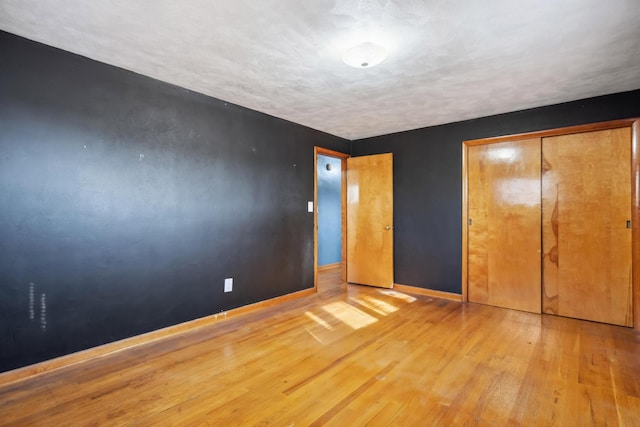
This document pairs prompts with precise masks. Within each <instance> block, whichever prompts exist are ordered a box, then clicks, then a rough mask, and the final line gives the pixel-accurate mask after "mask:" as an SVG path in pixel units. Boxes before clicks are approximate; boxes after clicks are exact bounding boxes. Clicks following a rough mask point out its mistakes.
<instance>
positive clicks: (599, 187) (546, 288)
mask: <svg viewBox="0 0 640 427" xmlns="http://www.w3.org/2000/svg"><path fill="white" fill-rule="evenodd" d="M542 157H543V158H542V242H543V254H544V259H543V273H542V291H543V296H542V311H543V312H544V313H549V314H557V315H561V316H567V317H574V318H578V319H585V320H593V321H597V322H604V323H611V324H616V325H623V326H633V282H632V230H631V218H632V215H631V213H632V212H631V208H632V204H631V196H632V189H631V128H629V127H626V128H617V129H608V130H599V131H592V132H583V133H574V134H570V135H561V136H553V137H547V138H543V139H542Z"/></svg>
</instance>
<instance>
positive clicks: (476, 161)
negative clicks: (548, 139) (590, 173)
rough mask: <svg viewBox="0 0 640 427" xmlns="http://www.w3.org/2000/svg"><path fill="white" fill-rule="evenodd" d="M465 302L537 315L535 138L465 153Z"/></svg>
mask: <svg viewBox="0 0 640 427" xmlns="http://www.w3.org/2000/svg"><path fill="white" fill-rule="evenodd" d="M467 165H468V169H467V176H468V217H469V224H468V225H467V227H468V229H467V241H468V265H467V271H468V287H467V291H468V297H469V301H472V302H479V303H483V304H489V305H495V306H499V307H506V308H513V309H517V310H524V311H530V312H534V313H540V308H541V303H540V293H541V291H540V281H541V278H540V274H541V273H540V269H541V266H540V262H541V261H540V257H541V243H540V138H533V139H526V140H521V141H510V142H501V143H497V144H489V145H477V146H470V147H469V148H468V163H467Z"/></svg>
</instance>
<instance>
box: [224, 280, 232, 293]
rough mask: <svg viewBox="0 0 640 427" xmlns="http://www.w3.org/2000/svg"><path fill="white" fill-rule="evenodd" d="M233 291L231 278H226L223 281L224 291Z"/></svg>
mask: <svg viewBox="0 0 640 427" xmlns="http://www.w3.org/2000/svg"><path fill="white" fill-rule="evenodd" d="M232 290H233V278H231V277H228V278H226V279H224V291H225V292H231V291H232Z"/></svg>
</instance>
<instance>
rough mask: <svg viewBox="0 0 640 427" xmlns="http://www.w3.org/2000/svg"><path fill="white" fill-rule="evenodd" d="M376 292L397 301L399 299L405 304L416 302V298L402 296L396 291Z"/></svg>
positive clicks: (383, 290) (382, 290)
mask: <svg viewBox="0 0 640 427" xmlns="http://www.w3.org/2000/svg"><path fill="white" fill-rule="evenodd" d="M378 292H380V293H381V294H383V295H387V296H390V297H393V298H397V299H401V300H403V301H406V302H414V301H416V298H414V297H412V296H410V295H407V294H403V293H402V292H398V291H393V290H391V289H380V290H379V291H378Z"/></svg>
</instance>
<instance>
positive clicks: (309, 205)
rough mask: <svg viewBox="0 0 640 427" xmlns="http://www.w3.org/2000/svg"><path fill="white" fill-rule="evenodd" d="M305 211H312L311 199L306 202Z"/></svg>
mask: <svg viewBox="0 0 640 427" xmlns="http://www.w3.org/2000/svg"><path fill="white" fill-rule="evenodd" d="M307 212H313V202H312V201H308V202H307Z"/></svg>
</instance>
